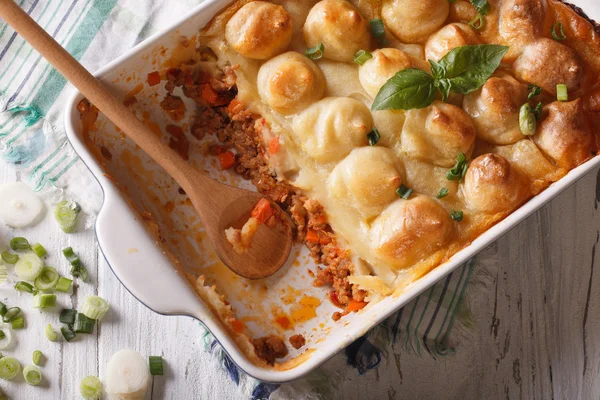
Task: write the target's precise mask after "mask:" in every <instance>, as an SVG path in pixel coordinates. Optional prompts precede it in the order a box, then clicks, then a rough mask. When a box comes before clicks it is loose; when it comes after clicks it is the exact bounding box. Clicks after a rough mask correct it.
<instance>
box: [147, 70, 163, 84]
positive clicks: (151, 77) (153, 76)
mask: <svg viewBox="0 0 600 400" xmlns="http://www.w3.org/2000/svg"><path fill="white" fill-rule="evenodd" d="M159 83H160V74H159V73H158V71H153V72H150V73H149V74H148V85H150V86H156V85H158V84H159Z"/></svg>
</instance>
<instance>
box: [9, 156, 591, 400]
mask: <svg viewBox="0 0 600 400" xmlns="http://www.w3.org/2000/svg"><path fill="white" fill-rule="evenodd" d="M16 179H17V176H16V174H15V173H14V172H12V171H11V170H10V169H9V168H8V167H7V166H5V165H2V164H0V183H4V182H12V181H15V180H16ZM599 203H600V174H597V173H596V172H594V173H592V174H590V175H588V176H587V177H586V178H585V179H582V180H581V181H579V182H578V183H577V184H576V185H575V186H573V187H571V188H570V189H569V190H567V191H566V192H564V193H563V194H562V195H561V196H560V197H558V198H557V199H555V200H554V201H553V202H551V203H550V204H549V205H547V206H545V207H544V208H543V209H542V210H540V211H539V212H538V213H536V214H535V215H533V216H532V217H530V218H529V219H528V220H527V221H526V222H524V223H522V224H521V225H519V226H518V227H517V228H515V229H513V230H512V231H511V232H510V233H508V234H507V235H506V236H504V237H503V238H502V239H500V240H499V241H498V242H497V243H495V244H494V245H493V246H491V247H490V248H489V249H487V250H486V251H485V253H486V254H487V255H488V256H490V257H491V259H492V262H491V264H492V265H490V266H489V268H488V271H492V272H491V273H490V276H489V277H487V281H488V282H489V285H487V287H484V288H479V289H480V290H478V293H479V294H478V295H477V296H475V297H470V298H469V299H468V301H469V306H470V308H471V310H472V311H473V315H472V323H473V330H472V334H471V335H470V336H469V337H470V340H468V341H466V342H463V343H460V344H459V345H458V348H457V351H456V354H455V355H453V356H450V357H448V358H445V359H443V360H438V361H435V360H433V359H432V358H430V357H426V356H423V357H419V356H416V355H412V354H408V353H403V352H402V351H399V353H400V357H399V358H398V359H397V360H396V362H395V363H394V362H392V363H390V364H389V365H388V366H387V367H389V368H397V369H398V373H397V376H396V378H395V379H393V380H390V381H386V380H381V379H380V378H379V375H378V374H377V371H371V372H369V375H368V376H367V377H364V376H363V377H358V376H357V375H356V376H347V377H345V379H346V381H345V382H344V383H343V384H341V385H340V387H339V388H338V390H336V391H335V392H334V394H333V397H334V398H339V399H371V398H384V399H388V398H389V399H419V398H438V399H445V398H464V399H471V398H488V399H495V398H510V399H518V398H536V399H549V398H557V399H597V398H599V397H600V379H598V377H599V376H600V275H599V274H600V271H599V270H598V267H599V265H600V260H599V259H600V255H599V256H596V248H597V245H598V241H599V237H600V211H599V210H598V207H599ZM15 235H18V236H20V235H22V236H26V237H27V238H29V239H31V240H32V241H37V242H40V243H42V244H43V245H44V246H45V247H46V249H47V250H48V251H49V253H50V257H49V260H48V262H47V264H48V265H52V266H55V267H56V268H58V269H59V271H62V272H63V273H67V272H68V265H67V264H66V262H65V261H64V260H63V258H62V255H61V253H60V250H61V249H63V248H65V247H67V246H72V247H73V249H74V250H75V251H76V252H77V253H78V254H79V255H80V257H81V259H82V261H83V262H84V264H85V265H86V267H87V269H88V270H89V272H90V276H91V281H92V282H93V284H82V285H81V286H80V287H79V288H78V289H77V295H73V296H70V297H69V296H67V295H62V296H59V302H60V306H62V307H76V306H77V301H78V300H79V299H82V298H83V296H84V295H87V294H99V295H100V296H102V297H104V298H106V299H107V300H108V301H109V303H110V304H111V307H112V311H111V312H110V313H109V314H108V316H107V318H106V319H105V320H103V321H102V323H101V325H100V327H99V329H97V331H96V332H95V334H93V335H89V336H87V337H85V336H84V335H81V338H79V339H78V340H77V341H75V342H71V343H66V342H59V343H51V342H49V341H48V340H47V339H46V338H45V336H44V327H45V326H46V324H48V323H52V324H53V325H54V326H55V327H59V326H60V325H59V323H58V315H57V313H56V311H54V312H39V311H34V310H32V309H31V307H30V302H31V296H30V295H28V294H23V295H18V294H16V293H15V291H14V290H13V289H12V288H11V287H9V286H8V285H3V286H0V299H1V300H2V301H4V302H6V303H7V304H9V305H11V306H12V305H18V306H21V307H22V308H23V309H24V310H25V313H26V320H27V328H26V329H25V330H22V331H17V336H18V344H17V347H16V349H15V350H14V351H11V352H6V354H11V355H15V356H16V357H17V358H18V359H19V360H20V361H21V362H22V363H23V364H28V363H31V354H32V353H33V351H34V350H36V349H38V350H41V351H42V352H43V353H44V354H45V355H46V357H47V363H46V365H45V366H44V368H43V373H44V376H45V380H44V383H43V385H42V387H37V388H34V387H29V386H28V385H26V384H25V383H24V382H23V380H22V378H19V379H17V380H16V381H14V382H5V381H0V387H2V389H4V390H5V391H6V392H7V393H9V394H10V396H11V398H12V399H14V400H18V399H77V398H79V397H78V393H79V392H78V390H79V389H78V386H79V381H80V380H81V378H83V377H84V376H86V375H100V376H101V377H102V376H103V375H104V372H105V366H106V363H107V362H108V359H109V358H110V356H111V355H112V354H113V353H114V352H115V351H117V350H119V349H122V348H132V349H135V350H137V351H139V352H140V353H141V354H142V355H144V356H148V355H163V356H164V357H165V359H166V363H167V367H166V374H165V376H163V377H158V378H156V379H155V380H154V383H153V387H152V390H151V392H149V393H148V395H147V397H146V399H174V400H192V399H194V400H195V399H206V398H208V397H207V394H208V393H213V397H214V393H221V395H220V396H219V398H222V399H228V398H231V399H236V398H240V396H239V395H238V394H237V392H236V389H235V387H234V385H233V384H230V385H227V384H225V385H223V381H220V382H216V381H214V380H206V379H203V376H204V374H203V369H204V368H214V364H210V361H209V356H208V355H207V354H206V353H205V352H204V351H203V350H202V345H201V343H200V337H199V336H198V329H197V323H196V322H195V321H193V320H192V319H190V318H184V317H167V316H160V315H158V314H155V313H153V312H152V311H150V310H148V309H147V308H146V307H144V306H143V305H141V304H140V303H138V302H137V301H136V300H135V299H134V298H133V296H131V294H129V292H127V291H126V290H125V289H124V288H123V286H122V285H121V284H120V283H119V282H118V281H117V280H116V278H115V277H114V275H113V274H112V272H111V271H110V269H109V267H108V266H107V265H106V262H105V261H104V259H103V257H102V255H101V253H100V252H99V250H98V248H97V246H96V241H95V236H94V232H93V230H87V231H80V232H79V233H76V234H73V235H65V234H62V233H59V230H58V229H57V226H56V224H55V222H54V221H53V219H52V218H51V217H47V218H46V219H45V220H44V221H43V222H42V223H41V224H39V225H37V226H36V227H34V228H30V229H25V230H22V231H21V230H19V231H10V230H8V229H7V228H6V227H3V226H0V238H4V239H0V240H2V242H0V243H3V244H6V242H5V238H6V237H7V236H8V237H9V238H10V237H12V236H15ZM339 357H341V356H338V359H337V360H336V359H334V360H332V361H330V362H334V363H335V362H341V361H340V358H339ZM217 385H218V387H216V386H217Z"/></svg>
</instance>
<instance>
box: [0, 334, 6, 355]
mask: <svg viewBox="0 0 600 400" xmlns="http://www.w3.org/2000/svg"><path fill="white" fill-rule="evenodd" d="M5 337H6V333H4V331H3V330H1V329H0V340H2V339H4V338H5ZM0 358H2V357H0Z"/></svg>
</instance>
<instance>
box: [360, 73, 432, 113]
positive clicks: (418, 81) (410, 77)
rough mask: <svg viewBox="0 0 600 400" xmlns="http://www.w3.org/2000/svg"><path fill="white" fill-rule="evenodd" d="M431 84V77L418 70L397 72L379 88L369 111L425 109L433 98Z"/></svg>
mask: <svg viewBox="0 0 600 400" xmlns="http://www.w3.org/2000/svg"><path fill="white" fill-rule="evenodd" d="M433 83H434V79H433V77H432V76H431V75H429V74H428V73H427V72H425V71H422V70H420V69H415V68H408V69H405V70H402V71H400V72H397V73H396V75H394V76H393V77H391V78H390V79H389V80H388V81H387V82H386V83H385V85H383V86H382V87H381V89H380V90H379V93H377V96H376V97H375V100H374V101H373V105H372V106H371V110H372V111H376V110H388V109H392V110H412V109H414V108H425V107H427V106H428V105H430V104H431V103H433V99H434V98H435V86H434V84H433Z"/></svg>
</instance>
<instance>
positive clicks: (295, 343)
mask: <svg viewBox="0 0 600 400" xmlns="http://www.w3.org/2000/svg"><path fill="white" fill-rule="evenodd" d="M290 344H291V345H292V347H293V348H295V349H296V350H298V349H299V348H300V347H302V346H304V345H305V344H306V339H304V336H302V335H294V336H292V337H290Z"/></svg>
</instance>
